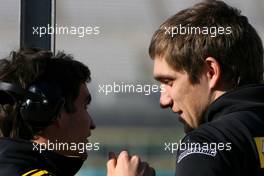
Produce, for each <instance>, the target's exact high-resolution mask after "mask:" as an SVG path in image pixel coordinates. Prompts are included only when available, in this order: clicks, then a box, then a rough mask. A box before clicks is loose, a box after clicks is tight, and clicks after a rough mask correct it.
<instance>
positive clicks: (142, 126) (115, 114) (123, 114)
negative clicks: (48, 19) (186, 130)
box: [0, 0, 264, 176]
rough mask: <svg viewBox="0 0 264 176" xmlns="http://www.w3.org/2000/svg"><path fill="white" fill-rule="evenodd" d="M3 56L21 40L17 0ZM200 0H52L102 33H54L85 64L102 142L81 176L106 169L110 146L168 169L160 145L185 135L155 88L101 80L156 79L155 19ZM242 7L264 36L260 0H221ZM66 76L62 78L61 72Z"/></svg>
mask: <svg viewBox="0 0 264 176" xmlns="http://www.w3.org/2000/svg"><path fill="white" fill-rule="evenodd" d="M0 2H1V6H0V56H1V57H4V56H7V55H8V54H9V52H10V51H11V50H16V49H18V48H19V17H20V1H19V0H1V1H0ZM198 2H200V1H198V0H188V1H186V0H134V1H124V0H97V1H95V0H93V1H92V0H87V1H84V0H57V2H56V4H57V6H56V11H57V12H56V24H57V25H58V26H68V27H70V26H74V27H81V26H85V27H86V26H92V27H95V26H99V27H100V28H99V30H100V34H99V35H86V36H84V37H77V36H76V35H57V36H56V51H59V50H63V51H65V52H66V53H69V54H72V55H73V56H74V57H75V58H76V59H78V60H80V61H82V62H84V63H85V64H86V65H88V66H89V68H90V69H91V72H92V82H91V83H89V84H88V87H89V89H90V92H91V94H92V97H93V100H92V104H91V106H89V112H90V113H91V115H92V117H93V119H94V121H95V123H96V125H97V129H96V130H95V131H93V134H92V137H91V139H90V141H91V142H99V143H100V150H99V151H91V152H89V158H88V160H87V162H86V163H85V165H84V166H83V168H82V170H81V171H80V172H79V174H78V175H79V176H83V175H90V176H96V175H98V176H101V175H105V163H106V161H107V152H109V151H115V152H119V151H120V150H122V149H128V150H130V152H131V153H132V154H134V153H137V154H140V155H141V156H142V157H143V159H144V160H148V161H149V162H150V164H151V165H153V166H154V167H155V168H156V169H157V170H158V171H159V172H158V174H157V175H162V176H165V175H173V172H174V165H175V154H174V155H172V154H170V153H169V152H167V151H164V142H178V141H179V140H180V138H181V137H182V136H183V133H182V126H181V125H180V124H179V122H178V119H177V115H175V114H173V113H172V112H170V110H163V109H160V107H159V94H158V93H152V94H151V95H144V94H143V93H112V94H109V95H104V94H103V93H99V85H102V84H113V82H116V83H121V82H123V83H125V84H158V83H157V82H155V81H154V80H153V78H152V66H153V65H152V64H153V63H152V61H151V60H150V59H149V56H148V46H149V42H150V39H151V36H152V34H153V32H154V31H155V30H156V29H157V28H158V26H159V25H160V24H161V23H162V22H163V21H164V20H166V19H167V18H168V17H170V16H172V15H173V14H175V13H176V12H178V11H179V10H182V9H184V8H187V7H190V6H192V5H194V4H195V3H198ZM225 2H226V3H228V4H229V5H231V6H234V7H236V8H238V9H240V10H241V11H242V14H244V15H246V16H247V17H248V19H249V21H250V23H251V24H252V25H253V26H254V27H255V28H256V30H257V31H258V33H259V35H260V36H261V38H262V40H264V23H263V20H264V12H263V10H264V1H263V0H252V1H248V0H225ZM65 79H67V78H65Z"/></svg>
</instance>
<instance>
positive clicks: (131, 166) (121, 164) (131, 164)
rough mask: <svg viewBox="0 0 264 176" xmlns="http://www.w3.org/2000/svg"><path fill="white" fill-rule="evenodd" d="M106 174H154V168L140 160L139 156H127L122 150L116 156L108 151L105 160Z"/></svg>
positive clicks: (151, 175)
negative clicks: (107, 157) (107, 156)
mask: <svg viewBox="0 0 264 176" xmlns="http://www.w3.org/2000/svg"><path fill="white" fill-rule="evenodd" d="M107 176H155V170H154V169H153V168H152V167H150V166H149V165H148V163H146V162H141V160H140V158H139V156H137V155H133V156H129V154H128V152H127V151H122V152H121V153H120V154H119V156H118V158H117V157H116V156H115V154H114V153H112V152H111V153H109V160H108V162H107Z"/></svg>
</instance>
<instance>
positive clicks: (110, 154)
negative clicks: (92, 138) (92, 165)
mask: <svg viewBox="0 0 264 176" xmlns="http://www.w3.org/2000/svg"><path fill="white" fill-rule="evenodd" d="M108 159H109V160H110V159H116V155H115V153H114V152H108Z"/></svg>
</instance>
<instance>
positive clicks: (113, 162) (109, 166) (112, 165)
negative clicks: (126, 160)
mask: <svg viewBox="0 0 264 176" xmlns="http://www.w3.org/2000/svg"><path fill="white" fill-rule="evenodd" d="M108 158H109V160H108V161H107V164H106V166H107V173H109V174H110V173H111V172H113V170H114V169H115V167H116V163H117V161H116V156H115V154H114V153H113V152H109V153H108Z"/></svg>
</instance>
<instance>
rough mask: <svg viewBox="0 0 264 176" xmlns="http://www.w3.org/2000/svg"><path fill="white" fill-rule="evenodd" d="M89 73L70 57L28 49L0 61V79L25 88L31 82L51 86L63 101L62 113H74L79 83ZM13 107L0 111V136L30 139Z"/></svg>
mask: <svg viewBox="0 0 264 176" xmlns="http://www.w3.org/2000/svg"><path fill="white" fill-rule="evenodd" d="M90 79H91V78H90V70H89V68H88V67H87V66H85V65H84V64H83V63H81V62H79V61H76V60H73V57H72V56H71V55H67V54H65V53H63V52H59V53H58V54H57V55H56V56H54V55H53V53H52V52H50V51H47V50H43V49H37V48H30V49H21V50H19V51H18V52H15V51H13V52H11V54H10V56H9V57H8V58H5V59H2V60H0V80H1V81H4V82H9V83H13V84H16V85H19V86H21V87H23V88H25V89H27V88H28V86H30V85H31V84H32V83H34V82H42V81H43V82H46V83H55V84H56V85H57V86H58V88H60V91H61V93H62V95H63V97H64V98H65V104H64V108H65V110H66V112H68V113H73V112H75V106H74V101H75V100H76V98H77V97H78V95H79V90H80V86H81V84H84V83H86V82H89V81H90ZM17 114H18V107H17V104H16V103H15V105H13V106H11V105H9V106H7V107H6V108H3V106H1V108H0V125H1V133H2V136H5V137H14V138H24V139H30V138H31V137H33V136H32V135H33V134H30V133H29V131H28V129H27V128H26V125H25V124H24V123H23V122H22V120H21V119H20V118H18V115H17Z"/></svg>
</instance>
